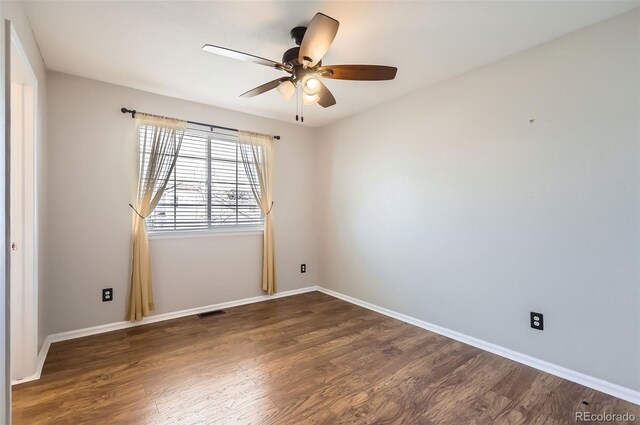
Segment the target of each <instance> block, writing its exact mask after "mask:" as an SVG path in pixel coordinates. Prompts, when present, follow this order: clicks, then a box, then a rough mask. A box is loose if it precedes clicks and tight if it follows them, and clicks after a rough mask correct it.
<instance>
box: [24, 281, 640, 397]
mask: <svg viewBox="0 0 640 425" xmlns="http://www.w3.org/2000/svg"><path fill="white" fill-rule="evenodd" d="M312 291H319V292H323V293H325V294H327V295H331V296H333V297H336V298H339V299H341V300H343V301H346V302H349V303H351V304H355V305H358V306H360V307H364V308H366V309H369V310H372V311H375V312H377V313H380V314H384V315H385V316H389V317H392V318H394V319H398V320H401V321H403V322H405V323H409V324H411V325H414V326H418V327H420V328H423V329H426V330H428V331H431V332H435V333H437V334H440V335H443V336H446V337H448V338H451V339H454V340H456V341H460V342H462V343H465V344H468V345H471V346H474V347H476V348H479V349H481V350H484V351H488V352H490V353H493V354H497V355H499V356H501V357H505V358H507V359H509V360H513V361H515V362H518V363H521V364H524V365H527V366H530V367H533V368H535V369H538V370H541V371H543V372H547V373H549V374H551V375H555V376H558V377H560V378H563V379H566V380H568V381H571V382H575V383H577V384H580V385H584V386H585V387H589V388H592V389H594V390H597V391H601V392H603V393H605V394H609V395H612V396H614V397H618V398H620V399H622V400H626V401H628V402H631V403H634V404H637V405H640V391H636V390H632V389H630V388H626V387H622V386H620V385H617V384H613V383H611V382H608V381H605V380H602V379H599V378H595V377H593V376H589V375H586V374H584V373H581V372H576V371H574V370H571V369H567V368H565V367H562V366H558V365H556V364H553V363H549V362H546V361H544V360H540V359H537V358H535V357H531V356H528V355H526V354H522V353H519V352H517V351H513V350H510V349H508V348H505V347H502V346H499V345H496V344H492V343H490V342H487V341H483V340H481V339H478V338H474V337H472V336H469V335H465V334H463V333H460V332H456V331H453V330H451V329H447V328H444V327H442V326H438V325H434V324H432V323H429V322H426V321H424V320H420V319H416V318H415V317H411V316H407V315H406V314H402V313H398V312H395V311H393V310H389V309H386V308H384V307H380V306H377V305H375V304H371V303H369V302H366V301H362V300H360V299H357V298H354V297H351V296H349V295H344V294H341V293H339V292H336V291H333V290H331V289H326V288H323V287H320V286H309V287H306V288H300V289H294V290H292V291H285V292H280V293H277V294H275V295H260V296H257V297H251V298H244V299H241V300H236V301H228V302H224V303H219V304H212V305H208V306H203V307H197V308H192V309H188V310H181V311H176V312H172V313H163V314H157V315H153V316H148V317H145V318H144V319H143V320H141V321H139V322H133V323H132V322H127V321H122V322H116V323H110V324H106V325H100V326H93V327H90V328H84V329H77V330H74V331H68V332H61V333H57V334H52V335H49V336H48V337H47V338H46V339H45V342H44V344H43V345H42V349H41V350H40V354H39V355H38V365H37V370H36V373H34V374H33V375H32V376H29V377H26V378H24V379H21V380H19V381H15V382H12V385H14V384H21V383H24V382H29V381H33V380H36V379H40V374H41V373H42V367H43V366H44V362H45V360H46V357H47V353H48V351H49V347H50V346H51V344H52V343H54V342H60V341H66V340H69V339H74V338H81V337H83V336H89V335H96V334H101V333H105V332H111V331H116V330H120V329H127V328H132V327H135V326H142V325H146V324H149V323H156V322H161V321H164V320H171V319H177V318H180V317H185V316H191V315H194V314H198V313H205V312H207V311H213V310H221V309H224V308H231V307H236V306H240V305H245V304H252V303H257V302H262V301H268V300H272V299H275V298H282V297H289V296H292V295H297V294H302V293H305V292H312Z"/></svg>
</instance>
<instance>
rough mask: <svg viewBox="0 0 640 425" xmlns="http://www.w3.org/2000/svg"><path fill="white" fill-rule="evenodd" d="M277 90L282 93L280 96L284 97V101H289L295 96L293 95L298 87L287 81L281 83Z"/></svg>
mask: <svg viewBox="0 0 640 425" xmlns="http://www.w3.org/2000/svg"><path fill="white" fill-rule="evenodd" d="M277 89H278V93H280V96H282V98H283V99H284V100H289V99H291V96H293V93H295V91H296V86H294V85H293V83H292V82H291V81H289V80H287V81H285V82H282V83H280V85H279V86H278V87H277Z"/></svg>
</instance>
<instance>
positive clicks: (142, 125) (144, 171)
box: [129, 113, 186, 322]
mask: <svg viewBox="0 0 640 425" xmlns="http://www.w3.org/2000/svg"><path fill="white" fill-rule="evenodd" d="M136 120H137V122H138V126H139V127H138V128H139V132H140V133H139V135H138V136H139V140H140V143H143V144H144V145H143V146H142V147H141V150H140V152H141V154H140V162H139V164H140V167H139V178H138V199H137V202H136V204H135V209H134V212H133V253H132V258H131V289H130V293H129V320H130V321H132V322H133V321H136V320H142V318H143V317H144V316H147V315H148V314H149V312H150V311H151V310H153V309H154V305H153V292H152V290H151V261H150V258H149V240H148V237H147V228H146V224H145V218H147V216H148V215H149V214H151V212H153V210H154V209H155V207H156V205H158V202H160V199H161V198H162V194H163V193H164V190H165V188H166V187H167V182H168V181H169V176H170V175H171V172H172V171H173V169H174V167H175V165H176V160H177V158H178V152H179V151H180V146H181V145H182V138H183V136H184V130H185V126H186V122H185V121H180V120H174V119H171V118H162V117H156V116H151V115H145V114H141V113H137V115H136Z"/></svg>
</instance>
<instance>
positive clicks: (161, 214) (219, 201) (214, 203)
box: [139, 125, 263, 232]
mask: <svg viewBox="0 0 640 425" xmlns="http://www.w3.org/2000/svg"><path fill="white" fill-rule="evenodd" d="M139 131H140V134H139V137H140V158H141V160H142V159H144V161H145V163H146V160H147V157H148V155H149V153H148V148H147V149H145V144H146V143H149V142H150V140H151V135H152V131H150V127H148V126H145V125H141V126H140V130H139ZM239 146H240V145H239V143H238V136H237V134H236V133H235V132H225V131H219V130H217V129H216V130H215V131H209V130H203V129H200V128H195V126H194V127H188V128H187V129H186V131H185V133H184V138H183V140H182V146H181V148H180V152H179V155H178V159H177V161H176V166H175V168H174V170H173V172H172V173H171V176H170V177H169V182H168V183H167V188H166V189H165V191H164V194H163V195H162V198H161V199H160V202H159V203H158V205H157V206H156V208H155V210H153V212H152V213H151V215H149V217H147V220H146V223H147V229H148V230H149V232H170V231H198V230H200V231H206V230H216V229H233V228H238V227H256V226H261V225H262V224H263V215H262V212H261V211H260V207H259V206H258V204H257V203H256V201H255V198H254V196H253V193H252V191H251V186H250V185H249V180H248V179H247V175H246V171H245V164H244V162H243V161H242V155H241V153H240V148H239ZM251 169H252V170H253V172H255V166H253V167H251Z"/></svg>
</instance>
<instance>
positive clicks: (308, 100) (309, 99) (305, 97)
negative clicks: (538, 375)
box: [302, 92, 320, 105]
mask: <svg viewBox="0 0 640 425" xmlns="http://www.w3.org/2000/svg"><path fill="white" fill-rule="evenodd" d="M319 99H320V96H318V95H317V94H313V95H309V94H306V93H304V92H303V93H302V101H303V102H304V104H305V105H311V104H313V103H317V102H318V100H319Z"/></svg>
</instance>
